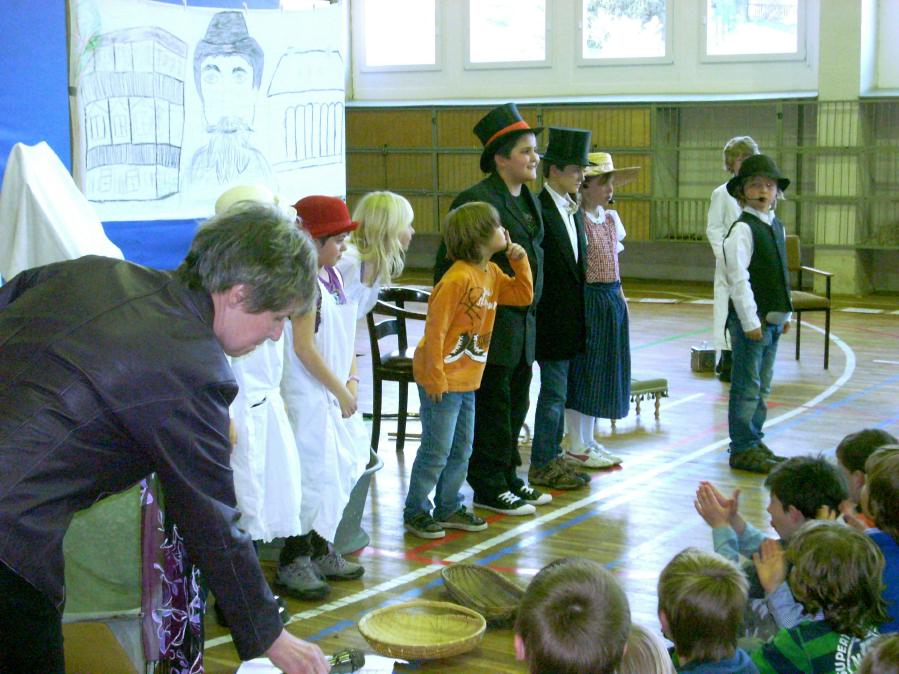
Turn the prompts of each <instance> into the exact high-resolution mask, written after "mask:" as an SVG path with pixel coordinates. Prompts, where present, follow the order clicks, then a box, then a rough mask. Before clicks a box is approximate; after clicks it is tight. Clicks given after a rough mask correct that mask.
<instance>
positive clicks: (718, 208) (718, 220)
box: [705, 136, 759, 382]
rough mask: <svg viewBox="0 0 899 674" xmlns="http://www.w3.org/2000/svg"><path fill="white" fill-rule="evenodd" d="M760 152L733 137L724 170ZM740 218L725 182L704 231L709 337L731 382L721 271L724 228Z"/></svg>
mask: <svg viewBox="0 0 899 674" xmlns="http://www.w3.org/2000/svg"><path fill="white" fill-rule="evenodd" d="M758 153H759V146H758V145H756V142H755V141H754V140H752V138H750V137H749V136H735V137H733V138H731V139H730V140H729V141H727V143H725V144H724V170H725V171H727V172H728V173H729V174H730V175H731V177H733V176H735V175H737V174H738V173H739V172H740V165H741V164H742V163H743V160H744V159H746V158H747V157H751V156H752V155H754V154H758ZM739 217H740V205H739V204H738V203H737V201H736V199H734V198H733V197H732V196H731V195H730V194H729V193H728V191H727V183H724V184H722V185H719V186H718V187H716V188H715V189H714V191H713V192H712V199H711V203H710V204H709V218H708V226H707V227H706V230H705V233H706V237H708V240H709V245H711V247H712V252H713V253H714V254H715V286H714V305H713V306H712V337H713V340H714V345H715V350H717V351H718V352H720V354H721V356H720V358H719V360H718V365H717V366H716V367H715V369H716V371H717V372H718V378H719V379H721V381H725V382H727V381H730V365H731V351H730V340H729V339H728V337H727V329H726V324H727V305H728V301H729V300H730V296H729V295H728V292H727V275H726V274H725V271H724V249H723V243H724V237H725V235H726V234H727V230H729V229H730V226H731V225H732V224H734V222H735V221H736V220H737V218H739Z"/></svg>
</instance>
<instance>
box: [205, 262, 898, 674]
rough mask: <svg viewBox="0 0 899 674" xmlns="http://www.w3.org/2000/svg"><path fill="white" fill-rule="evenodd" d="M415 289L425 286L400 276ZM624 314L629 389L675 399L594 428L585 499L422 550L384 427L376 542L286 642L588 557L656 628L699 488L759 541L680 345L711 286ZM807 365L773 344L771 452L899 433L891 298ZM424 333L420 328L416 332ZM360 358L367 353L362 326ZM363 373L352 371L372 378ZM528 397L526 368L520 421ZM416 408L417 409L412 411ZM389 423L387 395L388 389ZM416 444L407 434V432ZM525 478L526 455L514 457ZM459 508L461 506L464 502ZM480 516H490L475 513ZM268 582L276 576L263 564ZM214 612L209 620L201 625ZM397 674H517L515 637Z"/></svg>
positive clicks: (703, 323) (838, 321)
mask: <svg viewBox="0 0 899 674" xmlns="http://www.w3.org/2000/svg"><path fill="white" fill-rule="evenodd" d="M408 282H410V283H415V282H422V283H423V282H426V281H425V280H424V279H417V278H411V279H409V281H408ZM625 291H626V294H627V296H628V299H629V304H630V315H631V355H632V368H633V373H634V376H635V377H637V378H646V377H649V376H653V377H654V376H662V377H665V378H667V379H668V382H669V391H670V396H669V397H668V398H665V399H664V400H663V402H662V407H661V417H660V419H658V420H655V419H654V418H653V413H652V412H653V410H652V404H651V403H644V405H643V406H642V409H641V414H640V415H639V416H636V415H634V412H633V406H632V408H631V415H630V416H628V417H627V418H626V419H622V420H620V421H619V422H618V424H617V428H616V429H614V430H613V429H612V428H611V426H610V425H609V423H608V422H605V424H604V426H603V433H604V435H605V438H604V443H605V444H606V445H607V446H608V447H609V448H610V449H611V450H612V451H614V452H615V453H616V454H620V455H621V456H623V457H624V463H623V465H622V467H621V468H620V469H617V470H610V471H594V472H593V475H594V478H593V481H592V483H591V484H590V487H589V489H581V490H577V491H573V492H559V493H555V494H554V500H553V502H552V503H551V504H549V505H547V506H541V507H538V509H537V513H536V515H532V516H529V517H508V516H501V515H496V514H492V513H491V514H489V515H490V516H488V517H487V520H488V522H489V524H490V527H489V528H488V529H487V530H486V531H483V532H479V533H465V532H447V536H446V538H443V539H439V540H436V541H424V540H422V539H418V538H415V537H413V536H410V535H407V534H404V532H403V527H402V515H401V513H402V504H403V499H404V497H405V493H406V486H407V480H408V476H409V471H410V470H411V467H412V462H413V460H414V456H415V450H416V449H417V441H416V440H414V439H413V440H411V441H410V440H407V443H406V448H405V451H404V453H401V454H398V453H397V452H396V451H395V445H394V442H393V440H392V439H389V438H388V437H387V432H388V431H391V430H393V428H394V426H395V424H394V423H391V422H385V424H384V425H383V426H382V437H381V441H380V446H379V453H380V456H381V457H382V458H383V460H384V464H385V465H384V468H383V469H382V470H380V471H379V472H378V473H376V474H375V476H374V479H373V481H372V485H371V491H370V495H369V502H368V506H367V508H366V513H365V516H364V520H363V527H364V528H365V530H366V531H368V532H369V533H370V534H371V543H370V545H369V546H368V547H366V548H364V549H363V550H361V551H360V552H359V553H358V555H357V556H356V557H355V558H356V559H358V561H359V562H361V563H362V564H364V565H365V569H366V572H365V576H363V578H362V579H360V580H357V581H349V582H343V583H332V584H331V585H332V593H331V596H330V597H329V598H328V599H327V600H325V601H324V602H321V603H314V602H300V601H296V600H289V601H288V607H289V609H290V611H291V612H292V613H293V618H292V621H291V623H290V625H289V627H288V629H289V630H290V631H291V632H292V633H294V634H296V635H298V636H300V637H302V638H305V639H311V640H314V641H316V642H317V643H318V644H319V645H320V646H321V647H322V648H323V649H324V650H325V652H326V653H333V652H335V651H338V650H340V649H343V648H348V647H354V648H362V649H366V648H367V644H366V642H365V640H364V639H363V638H362V636H361V634H360V633H359V631H358V629H357V628H356V623H357V622H358V620H359V619H360V617H361V616H362V615H364V614H365V613H366V612H368V611H371V610H373V609H376V608H379V607H382V606H385V605H388V604H392V603H398V602H401V601H406V600H410V599H414V598H424V599H438V600H439V599H445V598H446V594H445V591H444V589H443V586H442V581H441V578H440V570H441V569H442V568H443V567H444V566H445V565H447V564H452V563H454V562H463V561H464V562H469V563H474V564H483V565H486V566H489V567H490V568H492V569H495V570H497V571H499V572H502V573H505V574H508V575H509V577H510V578H512V579H513V580H516V581H517V582H518V583H519V584H521V585H526V584H527V583H528V582H529V580H530V579H531V578H532V577H533V575H534V574H535V573H536V572H537V571H538V570H539V569H540V568H541V567H542V566H544V565H545V564H547V563H548V562H550V561H551V560H553V559H556V558H558V557H563V556H569V555H576V556H583V557H587V558H590V559H594V560H597V561H598V562H600V563H602V564H604V565H606V566H607V568H609V569H611V570H612V571H613V572H614V573H615V575H616V576H617V577H618V579H619V580H620V581H621V583H622V584H623V586H624V588H625V590H626V592H627V595H628V597H629V600H630V606H631V611H632V614H633V620H634V621H635V622H640V623H643V624H645V625H648V626H650V627H652V628H654V629H658V619H657V617H656V590H655V587H656V581H657V579H658V575H659V572H660V571H661V569H662V568H663V567H664V565H665V564H666V563H667V562H668V560H669V559H670V558H671V557H672V556H673V555H674V554H675V553H676V552H677V551H679V550H680V549H682V548H684V547H686V546H689V545H695V546H699V547H701V548H704V549H709V550H710V549H711V536H710V533H709V530H708V527H707V526H706V525H705V523H704V522H703V521H702V520H701V519H700V518H699V516H698V515H697V514H696V513H695V511H694V509H693V493H694V491H695V488H696V485H697V483H698V482H699V481H700V480H703V479H707V480H711V481H713V482H714V483H716V484H718V485H719V486H720V487H721V488H722V490H723V491H725V492H728V493H729V492H730V491H732V490H733V489H735V488H738V487H739V488H740V489H741V490H742V496H741V508H742V511H743V512H744V514H745V515H746V516H747V518H748V519H749V520H750V521H752V522H753V523H755V524H756V525H759V526H760V527H762V528H763V529H768V527H769V524H768V518H767V514H766V512H765V508H766V506H767V493H766V490H765V489H764V487H763V486H762V478H761V477H757V476H752V475H750V474H748V473H741V472H733V471H731V470H730V469H729V468H728V466H727V455H726V446H727V385H726V384H723V383H721V382H719V381H718V380H717V379H716V378H715V377H714V376H713V375H711V374H696V373H693V372H691V371H690V347H691V346H694V345H699V344H700V343H701V342H702V341H703V340H709V341H710V340H711V334H710V333H711V310H712V308H711V304H710V297H711V288H710V286H704V285H688V284H665V285H660V284H659V283H639V282H625ZM803 320H804V325H803V330H802V359H801V360H799V361H796V360H794V352H793V350H794V344H795V341H794V339H795V337H794V334H789V335H787V336H786V337H785V338H784V339H783V341H782V342H781V345H780V351H779V353H778V359H777V365H776V368H775V376H774V386H773V390H772V393H771V398H770V401H769V416H768V423H767V424H766V426H765V429H766V435H767V443H768V444H769V445H770V446H771V447H772V448H773V449H774V450H775V451H776V452H778V453H780V454H785V455H787V456H796V455H800V454H807V453H818V452H824V453H825V454H826V455H828V456H831V457H832V456H833V451H834V448H835V447H836V445H837V443H838V442H839V441H840V439H841V438H842V437H843V436H844V435H846V434H847V433H850V432H853V431H857V430H860V429H862V428H866V427H878V428H882V429H884V430H886V431H889V432H891V433H893V434H894V435H899V408H897V403H896V401H897V398H899V395H897V393H899V349H897V347H896V344H897V343H899V297H895V296H869V297H865V298H841V299H838V300H837V302H836V306H835V310H834V312H833V315H832V327H831V340H832V342H831V349H830V354H831V355H830V359H831V360H830V369H829V370H824V369H823V368H822V364H823V350H822V349H823V328H822V326H823V321H824V318H823V315H822V314H819V313H815V314H807V315H806V316H803ZM419 334H420V328H419V329H418V331H417V332H415V335H416V338H415V339H416V340H417V335H419ZM357 343H358V347H359V351H360V353H361V352H364V353H365V354H367V353H368V338H367V334H366V333H365V329H364V323H361V324H360V331H359V333H358V342H357ZM369 371H370V370H369V365H368V361H366V360H365V358H364V357H363V359H362V360H361V361H360V373H362V374H363V384H365V383H366V382H365V379H366V378H365V373H367V372H369ZM538 390H539V369H538V368H537V367H536V366H535V377H534V382H533V385H532V392H531V393H532V397H531V401H532V404H531V413H530V417H529V421H528V423H529V424H530V425H531V428H533V407H534V403H535V402H536V398H537V392H538ZM370 396H371V393H370V382H369V387H368V388H363V390H362V392H361V393H360V398H361V408H362V409H363V410H366V411H367V410H368V409H369V408H370V405H371V402H370V400H371V397H370ZM411 397H413V403H412V407H413V408H414V407H415V406H416V405H417V399H415V398H414V396H411ZM385 398H386V399H387V403H386V404H387V410H388V411H389V410H391V409H395V408H394V407H393V404H394V401H395V400H396V387H395V385H392V384H387V389H386V392H385ZM409 430H410V431H411V432H415V431H417V430H418V425H417V423H416V422H414V421H413V422H411V423H410V429H409ZM523 458H524V461H525V468H526V466H527V463H528V458H529V455H528V453H527V451H525V452H523ZM465 490H466V496H467V498H468V502H469V504H470V498H471V492H470V490H469V489H468V487H467V485H466V487H465ZM481 514H482V515H488V513H486V512H481ZM264 566H265V568H266V571H267V573H269V574H270V575H273V574H274V566H273V565H272V564H271V563H265V564H264ZM210 614H211V612H210ZM206 628H207V649H206V667H207V671H208V672H211V673H213V674H219V673H225V672H229V673H230V672H233V671H234V670H235V669H236V668H237V666H238V664H239V661H238V658H237V654H236V652H235V650H234V647H233V644H232V643H231V640H230V635H229V633H228V632H227V630H224V629H222V628H220V627H218V626H217V625H216V624H215V621H214V619H213V618H212V617H211V615H210V617H208V618H207V620H206ZM396 671H398V672H399V671H427V672H458V673H462V672H465V673H466V674H473V673H476V672H485V673H486V672H490V673H493V672H524V671H525V670H524V668H523V667H522V666H521V664H520V663H518V662H516V661H515V659H514V649H513V645H512V630H511V629H508V628H507V629H492V628H488V630H487V633H486V635H485V638H484V640H483V642H482V643H481V645H480V646H479V647H478V648H477V649H475V650H474V651H472V652H470V653H468V654H465V655H461V656H458V657H455V658H449V659H444V660H436V661H421V662H416V663H412V664H410V665H408V666H398V667H397V669H396Z"/></svg>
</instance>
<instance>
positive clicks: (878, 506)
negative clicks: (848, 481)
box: [865, 445, 899, 543]
mask: <svg viewBox="0 0 899 674" xmlns="http://www.w3.org/2000/svg"><path fill="white" fill-rule="evenodd" d="M865 472H866V473H867V480H866V482H865V484H866V485H867V487H868V510H869V511H870V513H871V517H872V518H873V519H874V524H876V525H877V528H878V529H881V530H882V531H884V532H885V533H886V534H887V535H889V536H890V537H891V538H892V539H893V540H894V541H896V542H897V543H899V445H886V446H885V447H881V448H880V449H878V450H877V451H876V452H874V453H873V454H872V455H871V456H869V457H868V461H867V462H866V463H865Z"/></svg>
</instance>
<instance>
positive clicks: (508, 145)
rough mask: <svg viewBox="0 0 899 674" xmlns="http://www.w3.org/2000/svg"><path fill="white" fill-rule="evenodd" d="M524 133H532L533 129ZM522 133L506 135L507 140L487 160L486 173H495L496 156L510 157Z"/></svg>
mask: <svg viewBox="0 0 899 674" xmlns="http://www.w3.org/2000/svg"><path fill="white" fill-rule="evenodd" d="M526 133H534V130H533V129H527V131H526ZM523 135H524V133H510V134H508V138H506V139H505V140H503V141H502V143H500V144H499V145H498V146H497V148H496V152H494V153H493V156H492V157H490V158H489V159H488V160H487V165H486V167H485V168H487V173H496V155H500V156H502V157H505V158H506V159H508V158H509V157H511V156H512V150H514V149H515V146H516V145H517V144H518V141H519V140H520V139H521V137H522V136H523Z"/></svg>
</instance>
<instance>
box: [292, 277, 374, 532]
mask: <svg viewBox="0 0 899 674" xmlns="http://www.w3.org/2000/svg"><path fill="white" fill-rule="evenodd" d="M319 290H320V291H321V294H322V302H321V323H320V325H319V328H318V331H317V332H316V333H315V345H316V347H317V348H318V350H319V352H320V353H321V355H322V358H323V359H324V361H325V363H326V364H327V365H328V367H329V368H330V369H331V371H332V372H334V373H335V374H336V375H337V377H338V379H340V380H341V381H345V380H346V379H347V378H348V377H349V375H350V367H351V365H352V360H353V356H354V354H355V337H356V304H355V303H354V302H351V301H349V300H347V302H346V304H342V305H340V304H338V303H337V301H336V300H335V299H334V297H333V295H331V293H330V292H328V290H327V288H326V287H325V285H324V284H323V283H322V282H321V280H319ZM284 334H285V348H286V349H287V351H286V354H287V358H286V360H285V363H284V377H283V379H282V380H281V391H282V393H283V395H284V400H285V402H286V403H287V414H288V417H289V418H290V423H291V426H292V427H293V429H294V437H295V438H296V444H297V449H298V450H299V453H300V463H301V464H302V465H303V504H302V509H301V519H302V528H303V533H304V534H305V533H308V532H309V531H311V530H312V529H315V530H316V531H317V532H318V533H319V535H321V536H322V537H324V538H325V539H327V540H329V541H333V540H334V533H335V532H336V531H337V525H338V524H340V518H341V516H342V515H343V509H344V507H346V504H347V503H348V502H349V499H350V492H351V491H352V489H353V487H354V486H355V484H356V482H357V481H358V480H359V477H360V476H361V475H362V473H363V472H364V471H365V466H366V465H367V464H368V458H369V448H368V446H369V435H368V431H367V430H366V428H365V424H364V423H363V422H362V415H361V413H359V412H357V413H356V414H354V415H353V416H351V417H349V418H348V419H344V418H343V417H342V416H341V413H340V404H339V403H338V401H337V398H335V397H334V395H333V394H332V393H331V392H330V391H328V389H327V388H326V387H325V386H324V384H322V383H321V382H320V381H319V380H318V379H316V378H315V377H313V376H312V374H311V373H310V372H309V371H308V370H307V369H306V367H305V366H304V365H303V363H302V362H301V361H300V359H299V358H298V357H297V355H296V353H295V351H294V348H293V331H292V329H289V327H288V328H286V329H285V330H284Z"/></svg>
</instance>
